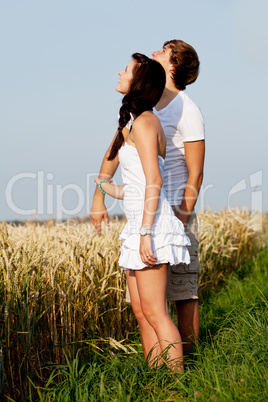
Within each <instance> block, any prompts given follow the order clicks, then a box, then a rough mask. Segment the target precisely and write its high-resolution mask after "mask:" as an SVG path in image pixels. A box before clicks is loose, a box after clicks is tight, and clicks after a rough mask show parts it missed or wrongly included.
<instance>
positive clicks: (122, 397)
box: [30, 250, 268, 402]
mask: <svg viewBox="0 0 268 402" xmlns="http://www.w3.org/2000/svg"><path fill="white" fill-rule="evenodd" d="M267 265H268V251H267V250H263V251H261V252H260V253H259V254H258V256H256V257H255V259H254V260H253V261H252V262H251V263H250V264H249V265H248V266H246V267H244V271H243V272H244V274H243V275H242V274H241V272H240V274H239V275H240V276H234V275H233V276H231V277H230V278H229V279H228V280H227V281H226V286H225V287H224V288H222V289H221V290H220V291H215V292H213V293H212V294H211V295H210V296H209V299H208V300H203V303H202V306H201V333H200V341H199V343H198V345H197V348H196V350H195V352H194V353H193V354H192V355H191V356H190V357H189V358H188V360H187V361H186V364H185V372H184V373H183V374H178V373H177V374H174V373H171V372H169V371H168V370H167V369H166V368H161V369H160V370H158V371H154V370H149V369H148V367H147V365H146V362H144V360H143V356H142V350H141V346H140V345H139V339H138V338H137V336H136V335H133V337H132V343H131V341H130V340H128V341H127V342H128V343H127V344H126V346H127V345H129V346H133V347H134V348H135V349H136V350H137V351H138V353H126V352H124V351H123V350H122V349H114V348H111V347H103V349H102V350H100V349H97V348H92V349H91V353H90V355H89V356H85V355H83V354H82V353H80V354H77V355H76V356H75V357H73V358H71V357H69V358H68V362H67V365H66V366H62V367H58V368H55V370H54V371H53V373H52V375H51V377H50V379H49V381H48V382H47V383H46V385H45V387H42V388H39V389H38V393H39V397H38V398H36V397H34V396H33V395H36V389H35V387H34V386H32V388H31V392H32V397H31V398H30V399H31V400H41V401H46V402H47V401H66V402H67V401H68V402H69V401H79V402H80V401H81V402H83V401H92V402H93V401H94V402H97V401H118V402H120V401H122V402H127V401H135V402H136V401H137V402H138V401H144V402H145V401H210V400H216V401H254V402H255V401H267V400H268V391H267V380H268V370H267V361H268V356H267V345H268V337H267V333H268V331H267V329H268V328H267V311H268V308H267V304H268V303H267V297H268V285H267V283H268V273H267V269H266V267H267ZM243 276H244V277H243ZM128 350H130V349H128Z"/></svg>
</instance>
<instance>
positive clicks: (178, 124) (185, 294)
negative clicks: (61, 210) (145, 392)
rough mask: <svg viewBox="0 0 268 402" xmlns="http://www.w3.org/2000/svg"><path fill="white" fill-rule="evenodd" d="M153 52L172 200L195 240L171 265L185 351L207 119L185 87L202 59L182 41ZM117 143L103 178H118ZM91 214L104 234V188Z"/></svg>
mask: <svg viewBox="0 0 268 402" xmlns="http://www.w3.org/2000/svg"><path fill="white" fill-rule="evenodd" d="M152 56H153V59H155V60H157V61H158V62H159V63H160V64H161V65H162V66H163V68H164V69H165V72H166V86H165V89H164V92H163V94H162V97H161V99H160V101H159V102H158V104H157V105H156V107H155V108H154V109H153V112H154V113H155V114H156V116H158V118H159V119H160V122H161V124H162V127H163V129H164V132H165V135H166V139H167V147H166V160H165V172H164V173H165V176H164V180H163V185H164V188H165V191H166V195H167V198H168V201H169V202H170V204H171V205H172V207H173V210H174V212H175V214H176V216H177V217H178V218H179V219H180V220H181V221H182V222H183V223H184V225H185V231H186V233H187V235H188V237H189V238H190V240H191V246H190V247H189V251H190V256H191V264H190V266H189V267H188V266H187V267H185V266H184V265H178V266H172V267H170V269H169V274H168V286H167V299H168V301H175V302H176V308H177V316H178V328H179V331H180V334H181V337H182V341H183V342H184V352H185V351H187V350H188V349H189V347H190V346H191V344H192V343H193V342H194V341H195V339H198V336H199V325H200V324H199V307H198V295H197V275H198V272H199V269H200V266H199V261H198V240H197V221H196V216H195V212H194V206H195V203H196V200H197V197H198V194H199V190H200V187H201V184H202V180H203V165H204V155H205V144H204V121H203V117H202V114H201V112H200V110H199V109H198V107H197V106H196V105H195V103H194V102H193V101H192V100H191V99H190V98H189V97H188V95H186V93H185V92H184V89H185V88H186V86H187V85H189V84H191V83H193V82H194V81H195V80H196V78H197V76H198V72H199V60H198V55H197V53H196V52H195V50H194V49H193V48H192V46H190V45H188V44H187V43H185V42H183V41H181V40H172V41H168V42H165V44H164V46H163V48H162V50H159V51H156V52H153V53H152ZM130 123H131V122H130ZM130 126H131V124H129V125H127V126H126V127H125V128H124V130H123V135H124V137H125V139H126V138H127V136H128V134H129V127H130ZM112 143H113V142H112ZM112 143H111V146H112ZM111 146H110V147H109V149H108V150H107V152H106V154H105V157H104V159H103V163H102V166H101V169H100V174H99V176H100V177H103V178H107V177H108V178H110V177H112V176H113V175H114V173H115V171H116V169H117V166H118V160H117V158H115V159H114V160H113V161H108V160H107V156H108V155H109V152H110V149H111ZM90 216H91V218H92V220H93V224H94V226H95V227H96V229H97V232H98V234H101V228H100V227H101V226H100V225H101V221H102V219H104V223H105V224H106V225H107V226H108V225H109V222H108V213H107V210H106V207H105V204H104V195H103V194H102V193H101V192H100V191H98V188H96V191H95V194H94V198H93V204H92V208H91V211H90ZM132 307H133V306H132ZM133 310H134V312H135V315H136V317H137V319H138V322H139V326H140V328H141V327H142V326H144V333H146V323H142V322H140V321H139V311H138V310H136V311H135V307H133ZM141 316H142V315H141Z"/></svg>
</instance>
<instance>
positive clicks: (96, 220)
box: [89, 198, 110, 236]
mask: <svg viewBox="0 0 268 402" xmlns="http://www.w3.org/2000/svg"><path fill="white" fill-rule="evenodd" d="M89 216H90V218H91V219H92V222H93V225H94V226H95V229H96V230H97V233H98V235H99V236H100V235H101V221H102V219H103V220H104V223H105V225H106V226H110V225H109V216H108V212H107V209H106V206H105V204H104V199H103V198H95V199H94V200H93V204H92V207H91V210H90V214H89Z"/></svg>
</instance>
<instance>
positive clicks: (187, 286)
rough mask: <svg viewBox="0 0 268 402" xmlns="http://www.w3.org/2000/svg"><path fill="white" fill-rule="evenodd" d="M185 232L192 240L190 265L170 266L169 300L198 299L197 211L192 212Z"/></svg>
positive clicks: (168, 280)
mask: <svg viewBox="0 0 268 402" xmlns="http://www.w3.org/2000/svg"><path fill="white" fill-rule="evenodd" d="M185 233H186V234H187V236H188V237H189V239H190V241H191V246H189V247H188V250H189V253H190V257H191V262H190V265H185V264H179V265H171V266H169V267H168V279H167V300H168V301H176V300H178V301H179V300H188V299H198V288H197V276H198V273H199V271H200V264H199V258H198V224H197V218H196V214H195V212H192V214H191V216H190V218H189V220H188V223H187V226H186V228H185Z"/></svg>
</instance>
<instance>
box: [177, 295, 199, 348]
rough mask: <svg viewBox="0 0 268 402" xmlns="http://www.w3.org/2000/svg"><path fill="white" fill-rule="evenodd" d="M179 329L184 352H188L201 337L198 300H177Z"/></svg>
mask: <svg viewBox="0 0 268 402" xmlns="http://www.w3.org/2000/svg"><path fill="white" fill-rule="evenodd" d="M176 308H177V317H178V329H179V332H180V334H181V338H182V342H183V352H184V354H186V353H188V352H189V351H190V350H191V348H192V347H193V346H194V344H195V342H196V340H197V339H198V337H199V328H200V316H199V306H198V300H193V299H192V300H191V299H190V300H180V301H176Z"/></svg>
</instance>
